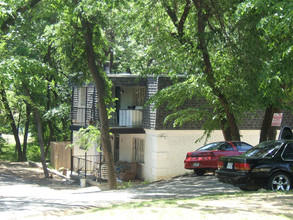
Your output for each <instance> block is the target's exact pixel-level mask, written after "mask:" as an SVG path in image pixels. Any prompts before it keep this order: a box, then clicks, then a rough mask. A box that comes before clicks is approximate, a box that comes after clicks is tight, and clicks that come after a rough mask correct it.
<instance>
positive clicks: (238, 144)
mask: <svg viewBox="0 0 293 220" xmlns="http://www.w3.org/2000/svg"><path fill="white" fill-rule="evenodd" d="M234 145H235V146H236V148H237V150H238V151H240V152H245V151H248V150H249V149H251V148H252V146H251V145H249V144H246V143H243V142H236V143H234Z"/></svg>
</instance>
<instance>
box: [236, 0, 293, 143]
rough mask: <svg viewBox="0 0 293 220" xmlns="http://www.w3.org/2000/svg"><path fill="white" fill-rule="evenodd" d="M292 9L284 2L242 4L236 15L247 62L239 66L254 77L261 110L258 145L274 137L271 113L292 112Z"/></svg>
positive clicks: (248, 2)
mask: <svg viewBox="0 0 293 220" xmlns="http://www.w3.org/2000/svg"><path fill="white" fill-rule="evenodd" d="M292 6H293V4H292V3H291V2H288V1H277V2H276V1H263V0H257V1H245V2H243V3H242V4H240V5H239V7H238V10H237V13H236V15H237V25H238V27H239V30H240V31H241V32H242V33H243V36H244V37H243V38H242V41H240V43H241V44H240V45H242V46H243V47H242V49H244V50H245V53H244V57H245V59H243V60H244V61H247V62H244V63H243V65H245V66H248V67H249V69H250V71H251V72H253V73H254V74H255V75H256V76H258V77H257V79H256V80H255V81H256V83H254V85H256V86H255V87H256V88H257V89H258V91H257V93H258V94H259V96H258V103H260V105H261V107H262V108H264V109H265V116H264V119H263V124H262V128H261V135H260V142H262V141H265V140H270V139H275V137H276V128H273V127H272V126H271V123H272V118H273V113H276V112H281V111H282V110H284V109H288V110H291V111H292V108H291V105H290V104H289V103H291V102H292V95H291V94H292V76H293V72H292V49H291V48H292V25H293V23H292V17H293V14H292V11H291V8H292ZM251 42H257V43H255V44H254V45H250V44H251ZM246 48H247V49H246ZM242 57H243V56H242ZM248 62H249V63H250V65H248ZM247 69H248V68H247Z"/></svg>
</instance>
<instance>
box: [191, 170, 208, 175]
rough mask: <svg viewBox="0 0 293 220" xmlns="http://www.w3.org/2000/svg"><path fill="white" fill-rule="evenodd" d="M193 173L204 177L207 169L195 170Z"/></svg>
mask: <svg viewBox="0 0 293 220" xmlns="http://www.w3.org/2000/svg"><path fill="white" fill-rule="evenodd" d="M193 171H194V173H195V174H196V175H198V176H203V175H204V174H205V172H206V170H205V169H194V170H193Z"/></svg>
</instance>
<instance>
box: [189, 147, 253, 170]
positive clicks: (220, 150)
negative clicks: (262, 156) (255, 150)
mask: <svg viewBox="0 0 293 220" xmlns="http://www.w3.org/2000/svg"><path fill="white" fill-rule="evenodd" d="M251 148H252V145H250V144H247V143H245V142H242V141H221V142H214V143H210V144H207V145H205V146H203V147H201V148H199V149H197V150H196V151H193V152H188V153H187V155H186V159H185V160H184V168H185V169H189V170H194V173H195V174H197V175H199V176H202V175H204V174H205V172H206V171H215V170H217V169H218V162H219V158H220V157H223V156H239V155H240V154H242V153H244V152H246V151H247V150H249V149H251Z"/></svg>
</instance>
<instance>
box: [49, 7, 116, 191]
mask: <svg viewBox="0 0 293 220" xmlns="http://www.w3.org/2000/svg"><path fill="white" fill-rule="evenodd" d="M112 4H114V3H112V2H111V1H73V3H69V2H68V3H67V4H63V5H62V6H58V8H59V9H60V10H59V16H58V22H57V23H56V24H54V25H52V26H48V27H47V30H46V35H47V36H48V38H49V39H50V40H51V44H52V49H53V52H54V57H55V60H58V62H59V63H60V66H59V67H60V69H62V71H63V72H66V73H68V74H71V76H72V81H73V82H74V80H75V79H77V78H78V79H79V81H80V82H86V80H89V79H92V80H93V81H94V83H95V85H96V89H97V94H98V100H97V108H98V112H99V119H100V125H99V129H100V132H101V146H102V150H103V152H104V155H105V159H106V164H107V171H108V183H109V188H110V189H113V188H116V187H117V182H116V174H115V169H114V159H113V154H112V148H111V142H110V133H109V132H110V128H109V121H108V109H107V105H108V104H110V102H112V98H111V84H110V82H109V81H108V79H107V75H106V74H105V72H104V70H103V66H104V63H105V62H106V58H107V57H106V55H109V54H108V51H109V49H108V48H109V47H108V44H107V40H106V38H105V29H106V27H107V22H108V19H107V16H109V15H110V14H111V9H112ZM89 5H91V7H88V6H89ZM106 15H107V16H106Z"/></svg>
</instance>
